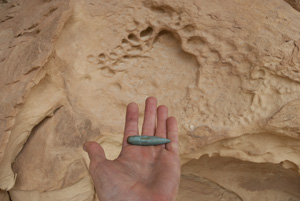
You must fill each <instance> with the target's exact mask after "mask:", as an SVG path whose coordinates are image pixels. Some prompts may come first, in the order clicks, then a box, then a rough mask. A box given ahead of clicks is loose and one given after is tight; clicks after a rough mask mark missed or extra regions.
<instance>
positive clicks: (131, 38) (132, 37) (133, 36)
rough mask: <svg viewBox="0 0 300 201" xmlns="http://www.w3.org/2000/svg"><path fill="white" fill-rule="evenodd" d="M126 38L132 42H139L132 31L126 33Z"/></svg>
mask: <svg viewBox="0 0 300 201" xmlns="http://www.w3.org/2000/svg"><path fill="white" fill-rule="evenodd" d="M128 40H130V41H131V42H133V43H138V42H139V39H138V38H137V37H136V35H134V34H132V33H131V34H129V35H128Z"/></svg>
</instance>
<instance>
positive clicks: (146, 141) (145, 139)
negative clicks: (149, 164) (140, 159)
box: [127, 135, 171, 146]
mask: <svg viewBox="0 0 300 201" xmlns="http://www.w3.org/2000/svg"><path fill="white" fill-rule="evenodd" d="M127 142H128V144H132V145H140V146H153V145H160V144H166V143H169V142H171V140H169V139H166V138H162V137H156V136H145V135H134V136H129V137H128V138H127Z"/></svg>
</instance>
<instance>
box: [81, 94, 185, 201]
mask: <svg viewBox="0 0 300 201" xmlns="http://www.w3.org/2000/svg"><path fill="white" fill-rule="evenodd" d="M138 117H139V111H138V106H137V104H136V103H130V104H129V105H128V106H127V111H126V122H125V130H124V138H123V144H122V151H121V153H120V155H119V157H118V158H117V159H115V160H112V161H111V160H107V159H106V157H105V153H104V150H103V148H102V147H101V146H100V145H99V144H98V143H96V142H86V143H85V144H84V149H85V150H86V151H87V152H88V154H89V157H90V167H89V172H90V174H91V176H92V179H93V181H94V185H95V189H96V192H97V195H98V198H99V200H100V201H125V200H126V201H148V200H149V201H171V200H175V196H176V194H177V191H178V186H179V180H180V161H179V147H178V128H177V127H178V126H177V121H176V119H175V118H174V117H168V108H167V107H166V106H159V107H158V108H157V101H156V98H154V97H149V98H148V99H147V100H146V106H145V115H144V122H143V127H142V135H147V136H157V137H164V138H168V139H170V140H171V142H170V143H168V144H166V145H165V144H163V145H157V146H136V145H130V144H128V143H127V138H128V137H129V136H133V135H138V134H139V131H138ZM156 117H157V126H156Z"/></svg>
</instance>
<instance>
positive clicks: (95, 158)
mask: <svg viewBox="0 0 300 201" xmlns="http://www.w3.org/2000/svg"><path fill="white" fill-rule="evenodd" d="M83 149H84V151H86V152H87V153H88V154H89V158H90V161H91V162H90V163H91V164H97V163H99V162H102V161H104V160H106V157H105V153H104V150H103V148H102V147H101V145H100V144H98V143H97V142H93V141H89V142H86V143H84V145H83Z"/></svg>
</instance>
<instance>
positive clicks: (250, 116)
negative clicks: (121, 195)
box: [0, 0, 300, 201]
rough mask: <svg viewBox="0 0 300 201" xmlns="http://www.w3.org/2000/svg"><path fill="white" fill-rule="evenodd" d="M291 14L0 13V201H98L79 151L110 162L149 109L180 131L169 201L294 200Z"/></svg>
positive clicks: (150, 9)
mask: <svg viewBox="0 0 300 201" xmlns="http://www.w3.org/2000/svg"><path fill="white" fill-rule="evenodd" d="M299 5H300V4H299V1H297V0H294V1H293V0H285V1H284V0H266V1H258V0H255V1H253V0H245V1H235V0H225V1H223V0H222V1H221V0H211V1H204V0H189V1H179V0H176V1H175V0H173V1H170V0H145V1H137V0H126V1H105V0H86V1H79V0H64V1H59V0H31V1H26V2H25V1H22V0H7V1H4V0H2V1H0V72H1V73H0V94H1V99H0V170H1V171H0V189H1V190H2V191H1V192H0V200H1V201H2V200H3V201H6V200H9V199H11V200H13V201H27V200H28V201H47V200H49V201H50V200H51V201H53V200H57V201H59V200H71V201H82V200H86V201H93V200H97V198H96V196H95V192H94V188H93V183H92V180H91V179H90V177H89V174H88V171H87V170H88V163H89V161H88V157H87V155H86V153H84V152H83V150H82V144H83V143H84V142H85V141H87V140H95V141H97V142H99V143H100V144H101V145H102V146H103V147H104V149H105V151H106V155H107V157H108V158H110V159H113V158H115V157H117V156H118V154H119V152H120V148H121V141H122V131H123V123H124V115H125V108H126V105H127V104H128V103H129V102H132V101H135V102H137V103H138V104H139V106H140V107H143V102H144V100H145V98H146V97H148V96H156V97H157V99H158V101H159V103H160V104H165V105H167V106H168V107H169V110H170V113H171V115H172V116H176V117H177V119H178V122H179V135H180V136H179V137H180V152H181V153H180V154H181V161H182V165H183V168H182V179H181V184H180V190H179V193H178V196H177V200H180V201H181V200H182V201H184V200H216V201H225V200H226V201H233V200H236V201H239V200H243V201H252V200H268V201H269V200H270V201H274V200H280V201H282V200H286V201H296V200H300V194H299V192H300V191H299V189H300V176H299V173H300V157H299V156H300V115H299V109H300V32H299V30H300V12H299V10H300V7H299ZM140 115H141V116H142V115H143V114H142V113H141V114H140ZM140 123H141V122H140ZM8 192H9V194H8ZM9 197H10V198H9Z"/></svg>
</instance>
